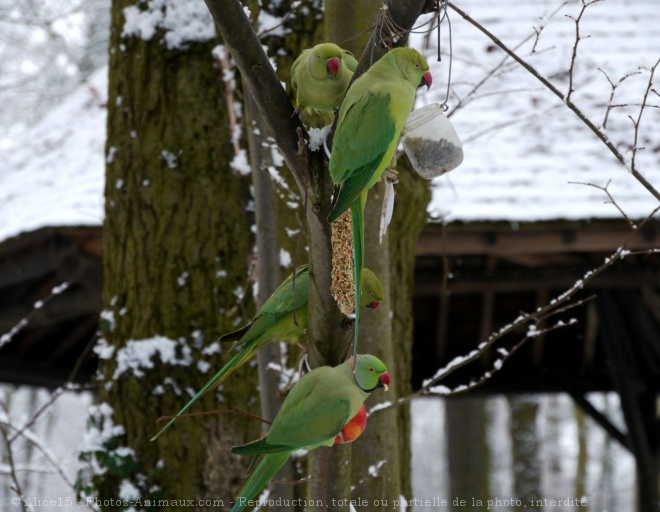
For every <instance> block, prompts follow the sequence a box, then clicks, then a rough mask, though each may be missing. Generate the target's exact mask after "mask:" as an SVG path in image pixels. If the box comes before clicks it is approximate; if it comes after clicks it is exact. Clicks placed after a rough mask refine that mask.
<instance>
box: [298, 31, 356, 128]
mask: <svg viewBox="0 0 660 512" xmlns="http://www.w3.org/2000/svg"><path fill="white" fill-rule="evenodd" d="M356 67H357V61H356V60H355V57H353V54H352V53H350V52H348V51H346V50H342V49H341V48H340V47H339V46H337V45H336V44H332V43H322V44H317V45H316V46H315V47H314V48H308V49H307V50H303V52H302V53H301V54H300V56H299V57H298V58H297V59H296V60H295V62H294V63H293V66H291V88H292V90H293V93H294V95H295V103H296V113H297V114H298V115H300V116H301V120H302V122H303V124H305V125H306V126H307V127H309V128H321V127H323V126H326V125H328V124H331V123H332V121H333V120H334V109H335V108H338V107H339V105H340V104H341V102H342V100H343V99H344V96H345V95H346V90H347V89H348V84H349V83H350V82H351V78H353V72H354V71H355V68H356Z"/></svg>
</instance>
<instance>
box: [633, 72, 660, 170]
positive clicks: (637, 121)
mask: <svg viewBox="0 0 660 512" xmlns="http://www.w3.org/2000/svg"><path fill="white" fill-rule="evenodd" d="M658 64H660V59H658V60H657V61H655V64H653V66H651V73H650V74H649V82H648V85H647V86H646V90H645V91H644V99H642V105H641V106H640V107H639V114H638V115H637V120H633V125H634V126H635V138H634V141H633V147H632V158H631V160H630V170H631V171H632V173H633V176H635V177H637V176H638V175H639V172H638V171H637V167H636V165H635V164H636V161H635V158H636V157H637V150H638V149H641V148H638V146H637V140H638V138H639V125H640V123H641V122H642V114H643V113H644V110H645V108H646V101H647V100H648V97H649V92H650V91H651V90H652V88H653V75H654V74H655V70H656V68H657V67H658ZM654 92H655V91H654Z"/></svg>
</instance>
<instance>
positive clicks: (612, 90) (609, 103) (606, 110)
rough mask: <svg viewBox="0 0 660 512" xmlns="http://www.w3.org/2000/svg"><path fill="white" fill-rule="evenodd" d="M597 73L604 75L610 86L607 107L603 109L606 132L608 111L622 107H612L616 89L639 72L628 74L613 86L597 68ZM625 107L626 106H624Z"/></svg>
mask: <svg viewBox="0 0 660 512" xmlns="http://www.w3.org/2000/svg"><path fill="white" fill-rule="evenodd" d="M597 69H598V71H600V72H601V73H602V74H603V75H605V78H606V79H607V81H608V82H609V84H610V89H611V90H610V99H609V100H608V101H607V107H606V109H605V117H604V118H603V130H607V120H608V118H609V116H610V111H611V110H612V109H613V108H615V107H623V106H624V105H614V104H612V101H614V95H615V94H616V90H617V88H618V87H619V86H620V85H621V84H622V83H623V82H624V81H625V80H626V79H627V78H630V77H631V76H634V75H639V74H640V73H641V71H635V72H634V73H628V74H627V75H624V76H622V77H621V78H620V79H619V81H618V82H617V83H616V84H615V83H614V82H613V81H612V80H611V79H610V77H609V75H608V74H607V73H606V72H605V71H603V70H602V69H601V68H597ZM625 106H627V105H625Z"/></svg>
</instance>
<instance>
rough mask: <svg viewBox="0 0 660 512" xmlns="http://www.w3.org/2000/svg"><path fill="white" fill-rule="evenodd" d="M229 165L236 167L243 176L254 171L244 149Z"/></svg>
mask: <svg viewBox="0 0 660 512" xmlns="http://www.w3.org/2000/svg"><path fill="white" fill-rule="evenodd" d="M229 167H231V168H232V169H234V170H235V171H236V172H237V173H238V174H239V175H241V176H247V175H248V174H250V173H251V172H252V168H251V167H250V163H249V162H248V158H247V153H246V152H245V150H244V149H241V150H239V151H238V153H237V154H236V155H234V158H232V160H231V163H230V164H229Z"/></svg>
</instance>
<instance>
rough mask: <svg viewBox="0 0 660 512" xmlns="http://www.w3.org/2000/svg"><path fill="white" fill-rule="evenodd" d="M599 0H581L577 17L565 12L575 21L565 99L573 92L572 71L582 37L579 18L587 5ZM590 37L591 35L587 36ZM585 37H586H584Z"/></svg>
mask: <svg viewBox="0 0 660 512" xmlns="http://www.w3.org/2000/svg"><path fill="white" fill-rule="evenodd" d="M600 1H601V0H592V1H591V2H587V1H586V0H582V9H580V14H578V17H577V18H574V17H573V16H571V15H570V14H567V15H566V17H567V18H570V19H572V20H573V21H574V22H575V42H574V43H573V53H572V55H571V65H570V67H569V68H568V93H567V94H566V101H568V100H570V99H571V94H573V71H574V69H575V61H576V59H577V49H578V45H579V44H580V41H581V40H582V38H581V37H580V20H581V19H582V15H583V14H584V12H585V11H586V10H587V7H589V6H590V5H592V4H595V3H596V2H600ZM587 37H591V36H587ZM585 39H586V38H585Z"/></svg>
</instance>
